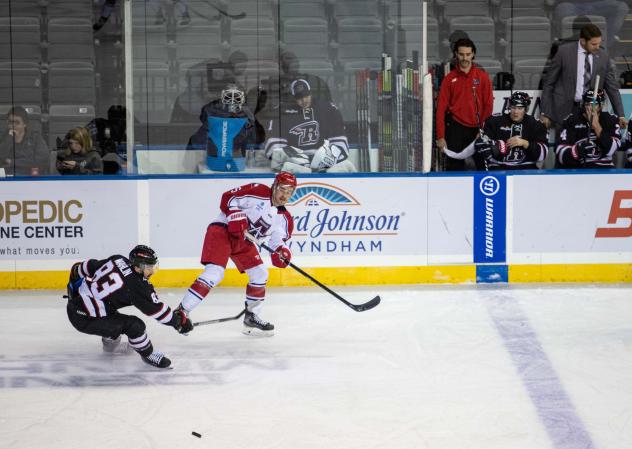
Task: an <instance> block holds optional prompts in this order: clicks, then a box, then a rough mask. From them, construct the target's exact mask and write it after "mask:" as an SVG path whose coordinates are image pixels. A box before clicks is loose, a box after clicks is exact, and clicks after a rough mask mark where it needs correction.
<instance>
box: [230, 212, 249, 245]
mask: <svg viewBox="0 0 632 449" xmlns="http://www.w3.org/2000/svg"><path fill="white" fill-rule="evenodd" d="M247 230H248V217H247V216H246V213H245V212H242V211H240V210H236V211H232V212H230V213H229V214H228V233H229V234H230V235H232V236H233V237H235V238H238V239H241V240H243V239H244V233H245V232H246V231H247Z"/></svg>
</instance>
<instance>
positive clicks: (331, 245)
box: [149, 178, 427, 264]
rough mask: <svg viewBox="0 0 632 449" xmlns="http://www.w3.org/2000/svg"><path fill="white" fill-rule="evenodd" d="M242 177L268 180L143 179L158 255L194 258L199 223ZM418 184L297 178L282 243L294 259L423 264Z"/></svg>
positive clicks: (422, 195)
mask: <svg viewBox="0 0 632 449" xmlns="http://www.w3.org/2000/svg"><path fill="white" fill-rule="evenodd" d="M250 181H254V182H261V183H265V184H268V185H270V183H271V179H255V180H244V179H238V180H235V179H190V180H176V179H164V180H163V179H160V180H150V181H149V183H150V189H149V191H150V204H151V207H150V240H151V241H152V242H156V244H158V245H159V248H157V249H159V250H160V253H161V254H162V255H163V256H164V257H167V258H174V257H175V258H191V259H194V260H197V259H198V258H199V255H200V251H201V247H202V243H203V239H204V233H205V231H206V227H207V226H208V224H209V223H210V222H211V221H213V220H214V219H215V218H216V217H217V216H218V215H219V213H220V210H219V201H220V198H221V195H222V194H223V193H224V192H225V191H228V190H230V189H232V188H234V187H236V186H238V185H242V184H246V183H248V182H250ZM426 186H427V181H426V179H424V178H383V179H379V188H376V180H375V179H373V178H371V179H369V178H308V179H304V180H299V185H298V187H297V189H296V191H295V193H294V195H293V196H292V198H291V199H290V201H289V203H288V204H287V208H288V210H289V211H290V213H291V214H292V216H293V218H294V233H293V237H292V239H291V240H290V242H288V246H289V247H290V249H291V251H292V253H293V254H294V257H305V258H319V259H321V260H322V257H331V256H336V257H339V258H343V257H346V256H351V257H361V258H363V259H362V260H365V261H367V259H366V258H367V256H395V255H402V256H416V257H420V258H421V259H422V260H421V262H422V263H425V255H426V253H427V246H426V244H427V241H426V238H425V235H426V223H427V216H426V214H427V208H426V206H425V205H426V202H427V201H426V198H427V187H426ZM182 198H186V199H187V200H186V201H182ZM164 204H169V205H170V207H168V208H165V207H163V205H164ZM174 232H175V233H176V235H177V237H178V238H174V237H176V235H174ZM420 235H422V236H424V237H423V238H419V236H420ZM418 262H419V261H418ZM367 263H368V264H370V263H371V262H370V261H368V262H367Z"/></svg>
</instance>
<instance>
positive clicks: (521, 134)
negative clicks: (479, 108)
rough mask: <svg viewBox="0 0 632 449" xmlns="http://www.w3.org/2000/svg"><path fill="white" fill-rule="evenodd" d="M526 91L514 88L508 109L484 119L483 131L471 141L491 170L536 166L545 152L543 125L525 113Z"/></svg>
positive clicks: (527, 95)
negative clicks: (518, 90)
mask: <svg viewBox="0 0 632 449" xmlns="http://www.w3.org/2000/svg"><path fill="white" fill-rule="evenodd" d="M530 104H531V99H530V98H529V94H527V93H526V92H514V93H513V94H511V98H510V99H509V113H503V114H494V115H492V116H491V117H489V118H488V119H487V120H485V125H484V127H483V135H482V136H479V137H478V138H477V139H476V140H475V141H474V150H475V151H476V152H477V153H478V154H480V155H481V156H482V157H483V158H484V159H485V160H486V161H487V167H488V168H489V169H490V170H515V169H529V168H530V169H535V168H538V167H537V165H536V164H537V163H538V162H542V161H544V159H545V158H546V154H547V152H548V145H547V137H546V128H545V127H544V125H543V124H542V123H541V122H539V121H538V120H536V119H535V118H533V116H530V115H527V108H528V107H529V105H530Z"/></svg>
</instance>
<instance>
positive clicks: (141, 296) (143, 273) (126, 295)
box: [67, 245, 193, 368]
mask: <svg viewBox="0 0 632 449" xmlns="http://www.w3.org/2000/svg"><path fill="white" fill-rule="evenodd" d="M157 263H158V257H157V256H156V253H155V252H154V251H153V250H152V249H151V248H149V247H148V246H144V245H138V246H136V247H134V249H132V251H131V252H130V253H129V257H124V256H121V255H113V256H110V257H108V258H107V259H103V260H96V259H89V260H86V261H84V262H77V263H75V264H74V265H73V266H72V268H71V270H70V280H69V282H68V306H67V312H68V319H69V320H70V323H71V324H72V325H73V327H74V328H75V329H77V330H78V331H79V332H83V333H84V334H90V335H99V336H101V340H102V343H103V350H104V351H105V352H115V351H116V350H117V347H118V346H119V345H120V344H121V335H122V334H125V335H126V336H127V339H128V341H129V346H131V347H132V348H133V349H134V350H135V351H136V352H138V354H139V355H140V356H141V358H142V359H143V361H145V362H146V363H148V364H150V365H152V366H155V367H157V368H167V367H169V365H171V360H169V359H168V358H167V357H166V356H165V355H164V354H163V353H162V352H159V351H155V350H154V348H153V345H152V343H151V340H150V339H149V337H148V336H147V334H146V332H145V323H144V322H143V321H142V320H141V319H140V318H138V317H136V316H132V315H124V314H122V313H119V309H120V308H123V307H127V306H135V307H136V308H138V309H139V310H140V311H141V312H143V313H144V314H145V315H148V316H150V317H152V318H154V319H155V320H157V321H159V322H160V323H162V324H166V325H168V326H173V327H174V328H175V330H177V331H178V332H179V333H181V334H185V333H188V332H190V331H191V330H193V324H192V323H191V321H189V319H188V318H187V316H186V315H185V314H184V313H183V312H182V310H180V309H177V310H171V308H170V307H169V306H168V305H166V304H164V303H163V302H161V301H160V300H159V299H158V295H157V294H156V291H155V290H154V287H153V285H151V283H150V282H149V278H150V277H151V276H152V275H153V274H154V271H155V270H156V264H157Z"/></svg>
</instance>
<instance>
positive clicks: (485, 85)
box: [436, 38, 494, 171]
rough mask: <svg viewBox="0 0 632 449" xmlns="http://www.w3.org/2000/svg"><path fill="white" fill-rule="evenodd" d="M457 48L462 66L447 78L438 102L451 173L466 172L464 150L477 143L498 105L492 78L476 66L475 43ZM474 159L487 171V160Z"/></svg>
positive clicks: (440, 140) (443, 146)
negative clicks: (495, 100) (479, 135)
mask: <svg viewBox="0 0 632 449" xmlns="http://www.w3.org/2000/svg"><path fill="white" fill-rule="evenodd" d="M454 47H455V51H454V56H455V58H456V60H457V62H458V65H457V67H456V68H454V70H452V71H450V73H448V74H447V75H446V77H445V78H443V81H442V82H441V88H440V90H439V99H438V101H437V124H436V129H437V147H439V150H441V151H442V152H443V153H444V154H445V155H446V156H447V158H446V170H447V171H459V170H464V169H465V159H466V158H467V157H468V156H469V155H468V154H464V153H463V149H464V148H465V147H466V146H468V145H469V144H470V143H472V141H473V140H474V139H476V137H477V134H478V132H479V129H480V128H481V127H482V123H483V122H484V121H485V119H486V118H487V117H489V116H490V115H491V114H492V110H493V103H494V97H493V94H492V83H491V81H490V79H489V75H488V74H487V72H485V71H484V70H483V69H481V68H479V67H477V66H476V65H475V64H474V62H473V61H474V57H475V56H476V46H475V45H474V42H472V41H471V40H470V39H467V38H465V39H459V40H458V41H457V42H456V43H455V44H454ZM474 158H475V159H474V160H475V162H476V167H477V169H479V170H481V169H484V162H483V160H482V159H481V158H479V157H477V155H474Z"/></svg>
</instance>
